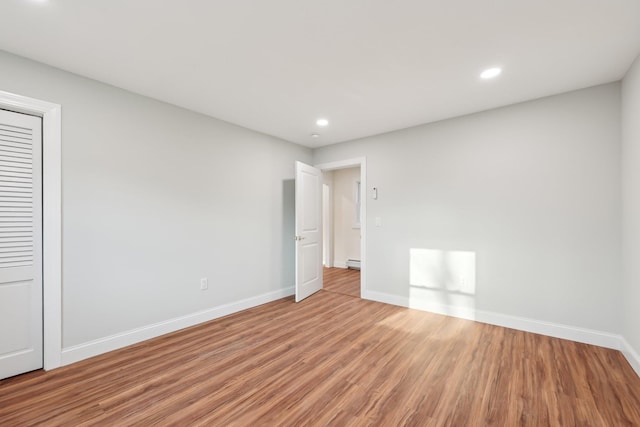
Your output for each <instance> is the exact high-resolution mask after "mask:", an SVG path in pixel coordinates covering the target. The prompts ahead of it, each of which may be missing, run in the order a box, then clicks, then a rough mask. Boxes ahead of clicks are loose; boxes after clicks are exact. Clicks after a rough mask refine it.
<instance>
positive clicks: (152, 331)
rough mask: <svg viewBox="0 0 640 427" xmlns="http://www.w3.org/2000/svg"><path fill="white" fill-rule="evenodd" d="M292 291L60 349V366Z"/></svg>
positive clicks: (273, 299) (272, 293)
mask: <svg viewBox="0 0 640 427" xmlns="http://www.w3.org/2000/svg"><path fill="white" fill-rule="evenodd" d="M293 293H294V288H293V287H289V288H284V289H281V290H277V291H274V292H268V293H266V294H262V295H258V296H255V297H251V298H247V299H244V300H241V301H236V302H232V303H229V304H224V305H221V306H218V307H214V308H210V309H207V310H202V311H199V312H196V313H192V314H188V315H186V316H181V317H176V318H174V319H170V320H166V321H164V322H158V323H154V324H152V325H148V326H143V327H141V328H136V329H132V330H130V331H126V332H121V333H119V334H115V335H111V336H108V337H104V338H100V339H97V340H93V341H89V342H86V343H82V344H79V345H74V346H72V347H66V348H63V349H62V360H61V362H62V365H61V366H64V365H69V364H71V363H75V362H79V361H81V360H84V359H88V358H90V357H93V356H97V355H99V354H103V353H107V352H109V351H113V350H117V349H119V348H123V347H126V346H128V345H131V344H136V343H139V342H141V341H145V340H148V339H151V338H156V337H159V336H160V335H164V334H168V333H170V332H175V331H178V330H180V329H184V328H188V327H190V326H194V325H197V324H199V323H203V322H208V321H209V320H213V319H217V318H219V317H222V316H227V315H229V314H233V313H236V312H238V311H242V310H246V309H248V308H252V307H255V306H258V305H261V304H266V303H268V302H271V301H275V300H277V299H280V298H285V297H288V296H290V295H293Z"/></svg>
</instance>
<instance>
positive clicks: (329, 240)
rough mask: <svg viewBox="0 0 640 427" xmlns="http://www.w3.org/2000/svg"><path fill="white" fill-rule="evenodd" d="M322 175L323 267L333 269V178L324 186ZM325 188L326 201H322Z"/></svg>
mask: <svg viewBox="0 0 640 427" xmlns="http://www.w3.org/2000/svg"><path fill="white" fill-rule="evenodd" d="M322 175H323V176H322V252H323V254H324V266H325V267H329V268H331V267H333V177H332V179H331V183H330V184H326V183H325V182H324V180H325V176H324V172H323V174H322ZM325 186H326V187H327V200H325V199H324V187H325ZM325 213H326V215H325ZM325 228H326V231H327V233H326V234H325Z"/></svg>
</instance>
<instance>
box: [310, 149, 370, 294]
mask: <svg viewBox="0 0 640 427" xmlns="http://www.w3.org/2000/svg"><path fill="white" fill-rule="evenodd" d="M316 168H318V169H320V170H321V171H322V173H323V185H322V216H323V218H322V221H323V233H322V234H323V238H322V243H323V257H322V259H323V261H322V262H323V288H324V289H325V290H326V291H330V292H337V293H341V294H345V295H349V296H353V297H357V298H361V297H362V296H363V295H364V294H365V289H366V281H365V272H366V260H365V248H366V245H365V242H366V188H367V187H366V165H365V159H364V158H358V159H351V160H344V161H338V162H331V163H324V164H321V165H316Z"/></svg>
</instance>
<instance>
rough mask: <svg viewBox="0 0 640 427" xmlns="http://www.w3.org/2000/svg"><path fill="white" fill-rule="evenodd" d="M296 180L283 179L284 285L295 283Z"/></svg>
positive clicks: (289, 285) (288, 285)
mask: <svg viewBox="0 0 640 427" xmlns="http://www.w3.org/2000/svg"><path fill="white" fill-rule="evenodd" d="M295 198H296V181H295V179H286V180H284V181H282V274H281V276H280V277H282V281H283V283H282V285H283V286H285V287H291V286H294V284H295V262H296V245H295V241H294V236H295V234H296V199H295Z"/></svg>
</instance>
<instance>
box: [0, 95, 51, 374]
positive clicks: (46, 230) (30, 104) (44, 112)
mask: <svg viewBox="0 0 640 427" xmlns="http://www.w3.org/2000/svg"><path fill="white" fill-rule="evenodd" d="M0 108H3V109H5V110H9V111H15V112H18V113H27V114H32V115H35V116H39V117H42V233H43V240H42V255H43V269H42V279H43V337H44V340H43V344H44V345H43V352H44V359H43V365H44V369H45V370H51V369H55V368H57V367H59V366H61V364H62V161H61V159H62V107H61V106H60V105H59V104H54V103H51V102H47V101H43V100H39V99H35V98H29V97H26V96H22V95H17V94H14V93H10V92H4V91H0Z"/></svg>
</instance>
